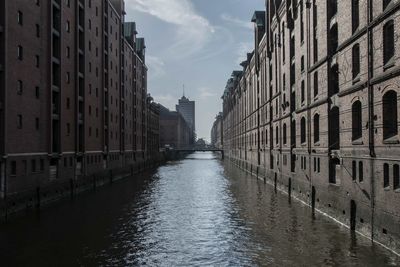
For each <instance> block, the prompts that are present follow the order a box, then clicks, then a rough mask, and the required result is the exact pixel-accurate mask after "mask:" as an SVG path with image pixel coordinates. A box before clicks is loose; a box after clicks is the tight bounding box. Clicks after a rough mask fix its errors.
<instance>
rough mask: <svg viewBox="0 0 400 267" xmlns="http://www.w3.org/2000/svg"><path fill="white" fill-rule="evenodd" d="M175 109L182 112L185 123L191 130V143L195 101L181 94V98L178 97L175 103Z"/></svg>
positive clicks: (194, 127) (193, 129)
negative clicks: (177, 101) (176, 103)
mask: <svg viewBox="0 0 400 267" xmlns="http://www.w3.org/2000/svg"><path fill="white" fill-rule="evenodd" d="M176 111H178V112H179V113H180V114H182V116H183V118H184V119H185V121H186V123H187V124H188V125H189V128H190V129H191V130H192V133H193V137H192V142H191V143H192V144H193V143H194V139H195V132H196V120H195V118H196V116H195V101H190V100H189V99H188V98H187V97H185V95H183V96H182V98H181V99H179V104H178V105H176Z"/></svg>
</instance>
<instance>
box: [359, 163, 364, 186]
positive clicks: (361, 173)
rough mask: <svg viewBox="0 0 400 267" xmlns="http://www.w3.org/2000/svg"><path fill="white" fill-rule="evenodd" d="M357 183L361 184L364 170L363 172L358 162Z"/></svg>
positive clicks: (361, 165)
mask: <svg viewBox="0 0 400 267" xmlns="http://www.w3.org/2000/svg"><path fill="white" fill-rule="evenodd" d="M358 169H359V170H358V181H359V182H360V183H361V182H363V181H364V170H363V162H362V161H360V162H359V163H358Z"/></svg>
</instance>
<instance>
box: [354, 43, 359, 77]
mask: <svg viewBox="0 0 400 267" xmlns="http://www.w3.org/2000/svg"><path fill="white" fill-rule="evenodd" d="M352 62H353V80H354V79H355V78H357V76H358V75H359V74H360V45H359V44H355V45H354V46H353V53H352Z"/></svg>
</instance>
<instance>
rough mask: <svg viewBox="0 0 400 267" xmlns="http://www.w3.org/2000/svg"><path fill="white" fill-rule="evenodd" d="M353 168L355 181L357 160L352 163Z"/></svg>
mask: <svg viewBox="0 0 400 267" xmlns="http://www.w3.org/2000/svg"><path fill="white" fill-rule="evenodd" d="M352 168H353V170H352V171H353V173H352V178H353V181H355V180H357V162H356V161H355V160H353V162H352Z"/></svg>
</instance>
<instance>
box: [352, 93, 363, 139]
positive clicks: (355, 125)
mask: <svg viewBox="0 0 400 267" xmlns="http://www.w3.org/2000/svg"><path fill="white" fill-rule="evenodd" d="M351 121H352V140H353V141H354V140H357V139H359V138H361V137H362V116H361V102H360V101H358V100H357V101H356V102H354V103H353V105H352V106H351Z"/></svg>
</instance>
